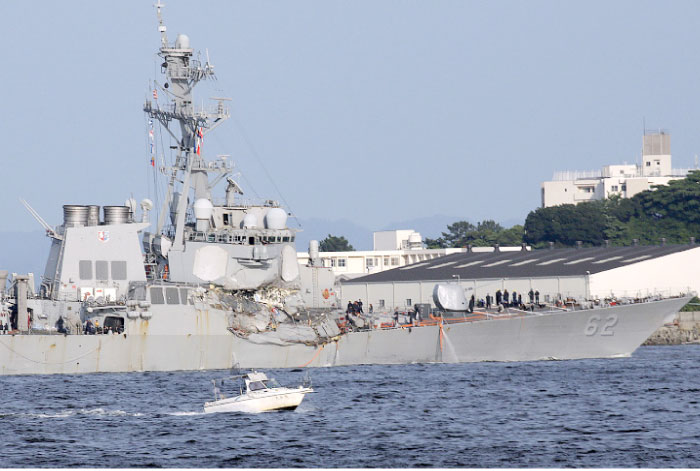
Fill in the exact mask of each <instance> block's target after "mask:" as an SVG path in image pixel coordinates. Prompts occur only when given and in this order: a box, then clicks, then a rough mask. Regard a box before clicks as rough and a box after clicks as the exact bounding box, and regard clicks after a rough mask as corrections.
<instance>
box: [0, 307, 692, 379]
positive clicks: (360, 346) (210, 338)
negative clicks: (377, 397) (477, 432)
mask: <svg viewBox="0 0 700 471" xmlns="http://www.w3.org/2000/svg"><path fill="white" fill-rule="evenodd" d="M687 302H688V298H687V297H685V298H672V299H666V300H662V301H655V302H647V303H639V304H630V305H623V306H615V307H610V308H604V309H590V310H583V311H569V312H558V313H546V314H542V315H528V316H517V317H509V318H501V319H489V320H480V321H472V322H459V323H444V324H435V325H426V326H420V327H410V328H408V327H406V328H401V327H399V328H391V329H376V330H365V331H357V332H348V333H344V334H340V335H337V336H335V337H332V338H328V337H322V338H320V340H319V341H318V342H317V343H315V344H314V343H311V342H306V343H299V342H293V343H286V342H285V341H283V340H280V339H276V340H270V337H268V336H266V335H264V334H261V335H260V336H259V337H257V338H256V337H255V336H249V337H248V338H244V337H242V336H239V335H237V334H236V333H234V332H232V331H231V330H230V329H229V328H228V325H229V314H230V313H229V312H226V311H221V310H217V309H200V308H198V306H192V307H191V308H190V309H186V308H183V309H181V310H178V311H177V312H173V311H172V310H166V309H165V308H163V310H162V312H159V310H158V309H157V308H155V307H154V309H153V316H152V318H150V319H142V318H136V319H128V320H127V323H126V325H125V330H124V332H123V333H120V334H103V335H41V334H33V335H3V336H0V365H1V366H0V373H2V374H4V375H18V374H75V373H95V372H137V371H175V370H209V369H227V368H231V367H233V366H239V367H241V368H300V367H329V366H345V365H361V364H406V363H439V362H445V363H458V362H478V361H535V360H552V359H559V360H565V359H581V358H615V357H625V356H629V355H631V354H632V352H634V350H636V348H637V347H638V346H639V345H641V344H642V342H644V340H646V338H648V337H649V335H651V334H652V333H653V332H654V331H655V330H656V329H657V328H658V327H660V326H661V325H663V323H664V322H665V321H667V320H668V319H669V318H670V317H672V316H673V315H675V313H676V312H678V310H679V309H680V308H681V307H682V306H683V305H684V304H685V303H687ZM200 307H201V306H200Z"/></svg>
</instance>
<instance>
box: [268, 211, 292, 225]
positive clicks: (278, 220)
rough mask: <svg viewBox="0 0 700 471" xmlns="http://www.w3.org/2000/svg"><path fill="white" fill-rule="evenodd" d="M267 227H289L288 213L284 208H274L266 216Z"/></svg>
mask: <svg viewBox="0 0 700 471" xmlns="http://www.w3.org/2000/svg"><path fill="white" fill-rule="evenodd" d="M265 227H267V228H268V229H284V228H285V227H287V213H286V212H285V211H284V209H282V208H272V209H270V210H269V211H268V212H267V214H266V215H265Z"/></svg>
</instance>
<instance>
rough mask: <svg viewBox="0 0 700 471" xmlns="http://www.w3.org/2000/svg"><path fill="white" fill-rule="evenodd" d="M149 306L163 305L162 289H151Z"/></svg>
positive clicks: (158, 287)
mask: <svg viewBox="0 0 700 471" xmlns="http://www.w3.org/2000/svg"><path fill="white" fill-rule="evenodd" d="M151 304H165V298H164V297H163V288H161V287H160V286H152V287H151Z"/></svg>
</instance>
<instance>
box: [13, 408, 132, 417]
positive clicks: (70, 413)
mask: <svg viewBox="0 0 700 471" xmlns="http://www.w3.org/2000/svg"><path fill="white" fill-rule="evenodd" d="M2 416H3V417H12V416H15V417H36V418H40V419H62V418H66V417H77V416H89V417H141V416H143V414H142V413H140V412H126V411H123V410H119V409H113V410H112V409H103V408H101V407H97V408H94V409H64V410H61V411H57V412H21V413H9V414H3V415H2Z"/></svg>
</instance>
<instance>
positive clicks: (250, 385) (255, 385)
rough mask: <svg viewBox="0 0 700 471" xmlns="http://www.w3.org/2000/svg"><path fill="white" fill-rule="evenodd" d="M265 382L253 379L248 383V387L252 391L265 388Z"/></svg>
mask: <svg viewBox="0 0 700 471" xmlns="http://www.w3.org/2000/svg"><path fill="white" fill-rule="evenodd" d="M265 388H266V386H265V383H263V382H262V381H251V382H249V383H248V389H249V390H251V391H260V390H261V389H265Z"/></svg>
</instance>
